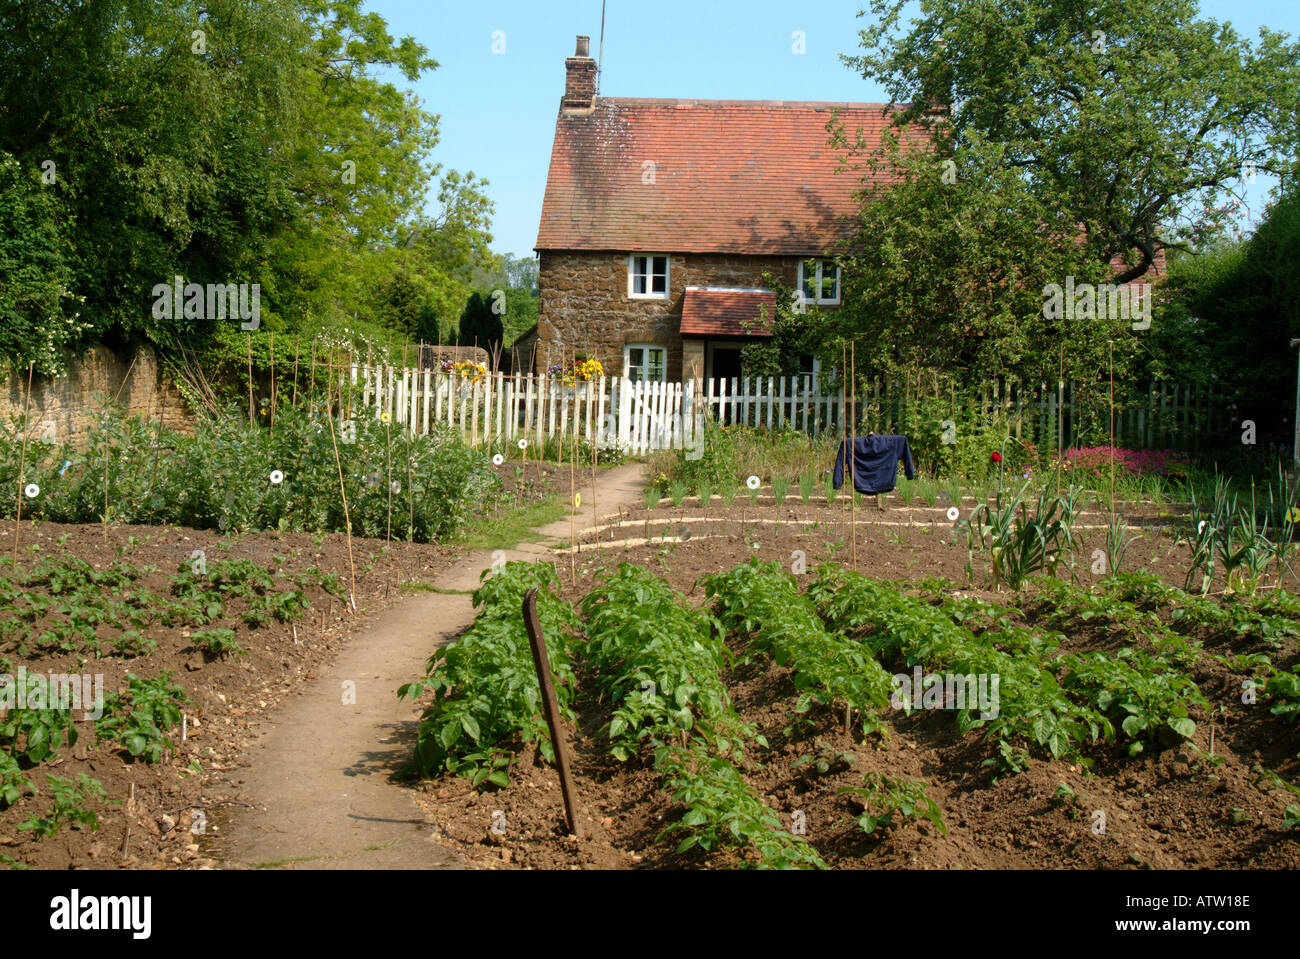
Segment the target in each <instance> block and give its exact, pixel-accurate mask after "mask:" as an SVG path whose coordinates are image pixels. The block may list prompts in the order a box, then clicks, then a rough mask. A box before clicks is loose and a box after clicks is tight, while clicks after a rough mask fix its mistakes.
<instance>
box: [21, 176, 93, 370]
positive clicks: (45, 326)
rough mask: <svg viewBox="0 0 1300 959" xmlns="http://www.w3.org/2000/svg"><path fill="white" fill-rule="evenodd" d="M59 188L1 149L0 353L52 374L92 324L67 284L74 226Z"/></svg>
mask: <svg viewBox="0 0 1300 959" xmlns="http://www.w3.org/2000/svg"><path fill="white" fill-rule="evenodd" d="M58 192H59V191H58V190H57V188H56V187H55V186H53V185H44V184H42V183H41V181H40V178H39V174H38V172H37V171H35V170H29V171H24V170H23V169H22V167H21V165H20V164H19V162H18V161H17V160H16V159H14V158H13V157H12V156H10V155H9V154H8V153H5V152H4V151H2V150H0V223H3V224H4V229H3V230H0V357H3V358H4V359H6V360H9V361H11V362H12V363H13V365H14V366H15V367H16V368H17V369H18V370H20V371H21V370H22V369H23V368H24V367H26V366H27V365H28V364H29V363H31V364H34V366H35V369H36V371H37V372H39V373H43V374H50V375H53V374H56V373H58V372H59V371H60V370H61V369H62V365H63V351H64V349H66V348H67V347H68V346H70V345H72V344H74V343H75V342H76V341H77V340H78V339H79V337H80V336H81V334H82V333H83V332H84V331H85V329H86V328H87V327H88V326H89V323H88V322H87V321H85V320H83V319H81V317H80V309H81V305H80V302H79V301H78V298H77V297H75V296H74V295H73V294H72V293H71V291H70V290H69V288H68V287H69V285H70V284H71V282H72V268H71V254H72V247H71V244H70V243H69V241H68V236H69V234H70V232H71V228H70V224H69V222H68V217H67V212H66V210H65V209H64V206H63V203H62V202H60V199H59V197H58Z"/></svg>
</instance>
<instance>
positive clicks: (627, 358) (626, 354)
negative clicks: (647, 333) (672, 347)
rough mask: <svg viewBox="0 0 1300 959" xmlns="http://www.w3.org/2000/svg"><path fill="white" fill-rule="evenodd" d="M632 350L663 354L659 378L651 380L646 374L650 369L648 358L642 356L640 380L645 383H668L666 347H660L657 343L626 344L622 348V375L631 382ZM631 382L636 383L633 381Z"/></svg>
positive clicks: (644, 355)
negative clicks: (654, 351) (655, 351)
mask: <svg viewBox="0 0 1300 959" xmlns="http://www.w3.org/2000/svg"><path fill="white" fill-rule="evenodd" d="M633 350H659V351H660V352H661V353H663V362H662V364H661V369H660V376H659V378H658V379H651V378H650V376H649V375H648V374H647V372H646V371H647V370H648V369H649V368H650V357H649V356H648V355H646V354H642V360H643V362H642V363H641V366H640V367H639V368H640V369H641V370H642V373H641V380H644V381H645V382H647V383H667V382H668V347H666V346H661V345H659V344H658V343H628V344H626V345H625V346H624V347H623V375H624V376H625V377H627V378H628V379H629V380H632V379H633V378H632V351H633ZM633 382H638V381H637V380H633Z"/></svg>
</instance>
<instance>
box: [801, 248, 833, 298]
mask: <svg viewBox="0 0 1300 959" xmlns="http://www.w3.org/2000/svg"><path fill="white" fill-rule="evenodd" d="M799 289H801V290H803V295H804V301H805V302H806V303H809V304H813V303H815V304H817V305H819V306H838V305H839V302H840V268H839V266H837V265H836V263H835V261H834V260H825V259H814V260H801V261H800V262H799Z"/></svg>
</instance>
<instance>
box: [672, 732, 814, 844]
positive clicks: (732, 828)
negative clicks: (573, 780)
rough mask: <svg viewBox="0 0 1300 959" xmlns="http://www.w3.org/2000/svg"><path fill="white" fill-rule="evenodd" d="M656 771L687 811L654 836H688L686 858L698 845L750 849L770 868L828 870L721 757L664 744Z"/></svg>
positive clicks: (685, 840)
mask: <svg viewBox="0 0 1300 959" xmlns="http://www.w3.org/2000/svg"><path fill="white" fill-rule="evenodd" d="M655 768H656V769H659V770H661V771H662V772H663V774H664V782H665V784H666V786H667V788H668V789H669V790H670V791H671V792H672V794H673V799H674V801H676V802H679V803H682V804H683V805H685V806H686V812H685V814H684V815H683V816H682V817H681V819H679V820H677V821H676V822H673V823H671V824H669V825H668V826H666V827H665V828H664V829H663V831H661V832H660V833H659V835H658V836H656V837H655V841H656V842H658V841H660V840H662V839H663V838H665V837H666V836H670V835H674V834H677V833H686V836H685V838H684V839H682V841H681V842H680V843H679V844H678V846H677V852H678V853H683V852H686V851H688V850H690V849H692V848H694V847H696V846H698V847H699V848H701V849H704V850H712V849H716V848H718V847H720V846H723V845H737V846H740V847H741V848H744V849H749V850H752V851H753V853H754V854H755V855H756V856H757V859H758V865H759V866H760V867H761V868H768V869H792V868H793V869H808V868H814V869H824V868H826V863H825V862H824V861H823V860H822V858H821V856H819V855H818V854H817V851H816V850H815V849H813V847H812V846H810V845H809V844H808V843H807V842H806V841H805V840H803V839H802V838H799V837H796V836H794V835H791V833H790V832H789V831H787V830H785V829H783V828H782V827H781V821H780V819H779V818H778V817H777V815H776V813H774V812H773V811H772V810H771V809H769V808H768V807H767V806H765V805H764V804H763V801H762V800H761V799H760V798H759V797H758V795H757V793H755V792H754V790H753V789H752V788H751V787H750V786H749V785H748V784H747V783H746V782H745V780H744V778H743V777H742V776H741V775H740V772H739V771H738V770H737V769H736V767H735V766H733V765H732V764H731V763H730V762H728V761H727V760H726V759H725V758H723V757H721V756H714V755H711V754H709V753H708V752H707V751H706V750H705V749H704V748H701V747H700V746H699V745H696V746H695V747H693V748H686V747H681V746H669V745H660V746H659V747H658V749H657V751H656V757H655Z"/></svg>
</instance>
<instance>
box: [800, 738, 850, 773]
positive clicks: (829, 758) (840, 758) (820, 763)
mask: <svg viewBox="0 0 1300 959" xmlns="http://www.w3.org/2000/svg"><path fill="white" fill-rule="evenodd" d="M813 746H814V747H815V748H816V750H817V752H816V753H815V754H812V753H806V754H804V755H802V756H800V757H799V758H798V759H796V760H795V761H794V762H793V763H791V764H790V768H791V769H799V768H801V767H803V766H807V765H809V764H811V765H812V768H813V769H814V770H815V771H816V773H817V775H819V776H825V775H826V774H827V773H832V772H843V771H844V770H845V769H848V768H849V767H850V766H852V765H853V764H854V763H856V762H857V761H858V757H857V756H856V755H855V754H854V753H852V752H851V751H849V750H847V749H836V748H835V747H834V746H831V745H829V744H827V743H824V742H822V741H821V740H820V739H819V740H817V741H816V742H814V743H813Z"/></svg>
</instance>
